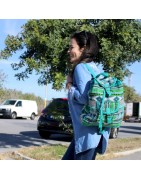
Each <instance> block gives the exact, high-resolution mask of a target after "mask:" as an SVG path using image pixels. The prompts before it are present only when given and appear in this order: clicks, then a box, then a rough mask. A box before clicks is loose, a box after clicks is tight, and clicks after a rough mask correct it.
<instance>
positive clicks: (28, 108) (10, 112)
mask: <svg viewBox="0 0 141 180" xmlns="http://www.w3.org/2000/svg"><path fill="white" fill-rule="evenodd" d="M37 114H38V107H37V103H36V101H31V100H22V99H7V100H5V101H4V102H3V103H2V104H1V105H0V116H3V117H8V118H11V119H16V118H17V117H30V119H32V120H34V119H35V116H37Z"/></svg>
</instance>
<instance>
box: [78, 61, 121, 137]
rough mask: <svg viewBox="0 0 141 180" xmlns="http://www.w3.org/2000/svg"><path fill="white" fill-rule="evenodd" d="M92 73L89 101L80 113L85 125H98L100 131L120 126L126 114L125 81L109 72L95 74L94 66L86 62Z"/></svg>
mask: <svg viewBox="0 0 141 180" xmlns="http://www.w3.org/2000/svg"><path fill="white" fill-rule="evenodd" d="M84 65H85V66H86V67H87V69H88V70H89V72H90V73H91V75H92V79H91V81H90V89H89V91H88V103H87V104H86V105H84V107H83V109H82V113H81V115H80V118H81V122H82V124H83V125H84V126H97V127H98V128H99V133H100V134H102V133H103V132H104V128H105V127H109V128H118V127H120V125H121V122H122V120H123V116H124V89H123V83H122V81H120V80H119V79H117V78H115V77H110V75H109V74H108V73H105V72H103V73H100V74H98V75H97V76H95V74H94V72H93V70H92V68H91V67H90V66H89V65H88V64H84Z"/></svg>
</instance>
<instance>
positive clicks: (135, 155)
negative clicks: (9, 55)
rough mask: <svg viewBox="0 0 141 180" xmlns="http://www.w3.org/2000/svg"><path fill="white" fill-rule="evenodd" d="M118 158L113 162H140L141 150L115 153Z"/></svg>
mask: <svg viewBox="0 0 141 180" xmlns="http://www.w3.org/2000/svg"><path fill="white" fill-rule="evenodd" d="M116 155H118V156H119V157H117V158H114V159H113V160H141V148H139V149H135V150H130V151H125V152H120V153H116Z"/></svg>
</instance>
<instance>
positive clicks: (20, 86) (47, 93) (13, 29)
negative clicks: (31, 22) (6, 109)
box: [0, 19, 67, 100]
mask: <svg viewBox="0 0 141 180" xmlns="http://www.w3.org/2000/svg"><path fill="white" fill-rule="evenodd" d="M26 22H27V20H26V19H25V20H24V19H4V20H2V19H0V34H1V38H0V49H3V48H4V41H5V38H6V36H7V35H8V34H10V35H17V33H18V32H20V31H21V26H22V25H23V24H25V23H26ZM18 57H19V54H18V53H16V54H15V55H13V56H12V57H10V58H9V59H8V60H2V61H1V60H0V71H2V72H3V73H5V74H6V75H7V77H6V81H5V82H4V87H5V88H9V89H16V90H18V91H22V92H23V93H33V94H35V95H36V96H40V97H41V98H43V99H47V100H51V99H52V98H58V97H67V92H66V91H65V89H64V90H62V91H55V90H53V89H52V85H51V84H48V85H47V87H46V86H43V85H42V86H41V85H40V86H39V85H38V83H37V80H38V77H39V76H37V75H35V74H33V75H31V76H30V78H28V79H25V80H24V81H22V80H20V81H19V80H17V79H16V77H14V75H15V73H17V71H14V70H13V69H12V67H11V63H14V62H16V61H17V62H18V61H19V60H18Z"/></svg>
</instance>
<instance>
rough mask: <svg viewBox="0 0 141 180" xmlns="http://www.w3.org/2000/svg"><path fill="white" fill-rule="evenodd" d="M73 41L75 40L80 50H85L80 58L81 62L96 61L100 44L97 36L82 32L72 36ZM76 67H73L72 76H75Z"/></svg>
mask: <svg viewBox="0 0 141 180" xmlns="http://www.w3.org/2000/svg"><path fill="white" fill-rule="evenodd" d="M71 39H75V40H76V42H77V44H78V45H79V47H80V48H84V51H83V52H82V55H81V57H80V60H79V62H78V63H80V62H91V61H94V59H95V57H96V55H97V54H98V52H99V43H98V38H97V36H96V35H94V34H92V33H90V32H87V31H81V32H76V33H74V34H73V35H72V36H71ZM76 65H77V64H75V66H76ZM74 69H75V67H73V69H72V72H71V75H72V76H73V72H74Z"/></svg>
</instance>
